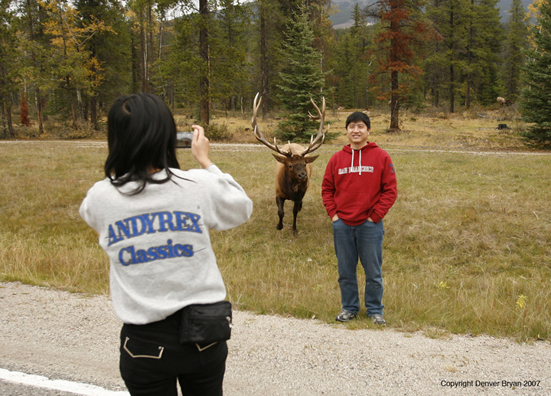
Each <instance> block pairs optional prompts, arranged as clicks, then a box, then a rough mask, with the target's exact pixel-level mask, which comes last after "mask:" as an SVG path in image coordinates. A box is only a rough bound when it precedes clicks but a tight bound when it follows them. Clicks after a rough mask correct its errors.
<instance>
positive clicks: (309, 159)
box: [304, 155, 319, 164]
mask: <svg viewBox="0 0 551 396" xmlns="http://www.w3.org/2000/svg"><path fill="white" fill-rule="evenodd" d="M318 157H319V155H313V156H312V157H304V161H306V163H307V164H309V163H311V162H314V161H315V160H316V159H317V158H318Z"/></svg>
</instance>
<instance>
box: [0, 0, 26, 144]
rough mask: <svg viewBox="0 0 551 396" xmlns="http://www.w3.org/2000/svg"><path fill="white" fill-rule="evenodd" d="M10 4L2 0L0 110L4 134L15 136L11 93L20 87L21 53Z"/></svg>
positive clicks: (0, 5) (0, 11) (0, 14)
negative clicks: (18, 81) (18, 82)
mask: <svg viewBox="0 0 551 396" xmlns="http://www.w3.org/2000/svg"><path fill="white" fill-rule="evenodd" d="M10 6H11V1H10V0H0V111H1V113H2V121H3V122H2V124H3V125H2V129H3V135H4V136H10V137H14V136H15V133H14V130H13V122H12V111H11V104H12V100H11V95H12V93H13V92H14V91H17V89H18V84H17V80H18V74H19V73H20V72H19V67H18V66H19V60H18V58H19V57H20V55H21V54H20V53H19V51H18V50H17V47H18V45H17V41H18V40H17V37H16V34H17V33H16V30H15V28H14V25H15V23H14V22H15V20H16V18H15V16H14V12H13V11H12V10H10Z"/></svg>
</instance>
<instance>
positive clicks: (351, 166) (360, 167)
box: [350, 149, 362, 176]
mask: <svg viewBox="0 0 551 396" xmlns="http://www.w3.org/2000/svg"><path fill="white" fill-rule="evenodd" d="M354 151H355V150H354V149H352V163H351V164H350V173H352V169H354ZM358 152H359V153H360V163H359V164H358V168H359V169H360V176H361V175H362V150H358Z"/></svg>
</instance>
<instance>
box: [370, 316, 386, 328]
mask: <svg viewBox="0 0 551 396" xmlns="http://www.w3.org/2000/svg"><path fill="white" fill-rule="evenodd" d="M369 317H370V318H371V320H373V323H375V324H376V325H380V326H386V321H385V319H384V318H383V315H380V314H375V315H369Z"/></svg>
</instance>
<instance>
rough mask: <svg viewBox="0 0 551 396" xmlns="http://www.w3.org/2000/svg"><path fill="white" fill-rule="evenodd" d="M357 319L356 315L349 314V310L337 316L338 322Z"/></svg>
mask: <svg viewBox="0 0 551 396" xmlns="http://www.w3.org/2000/svg"><path fill="white" fill-rule="evenodd" d="M355 317H356V314H355V313H352V312H348V311H347V310H344V309H343V310H342V311H341V313H340V314H338V315H337V317H336V318H335V320H336V321H338V322H348V321H349V320H351V319H354V318H355Z"/></svg>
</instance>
